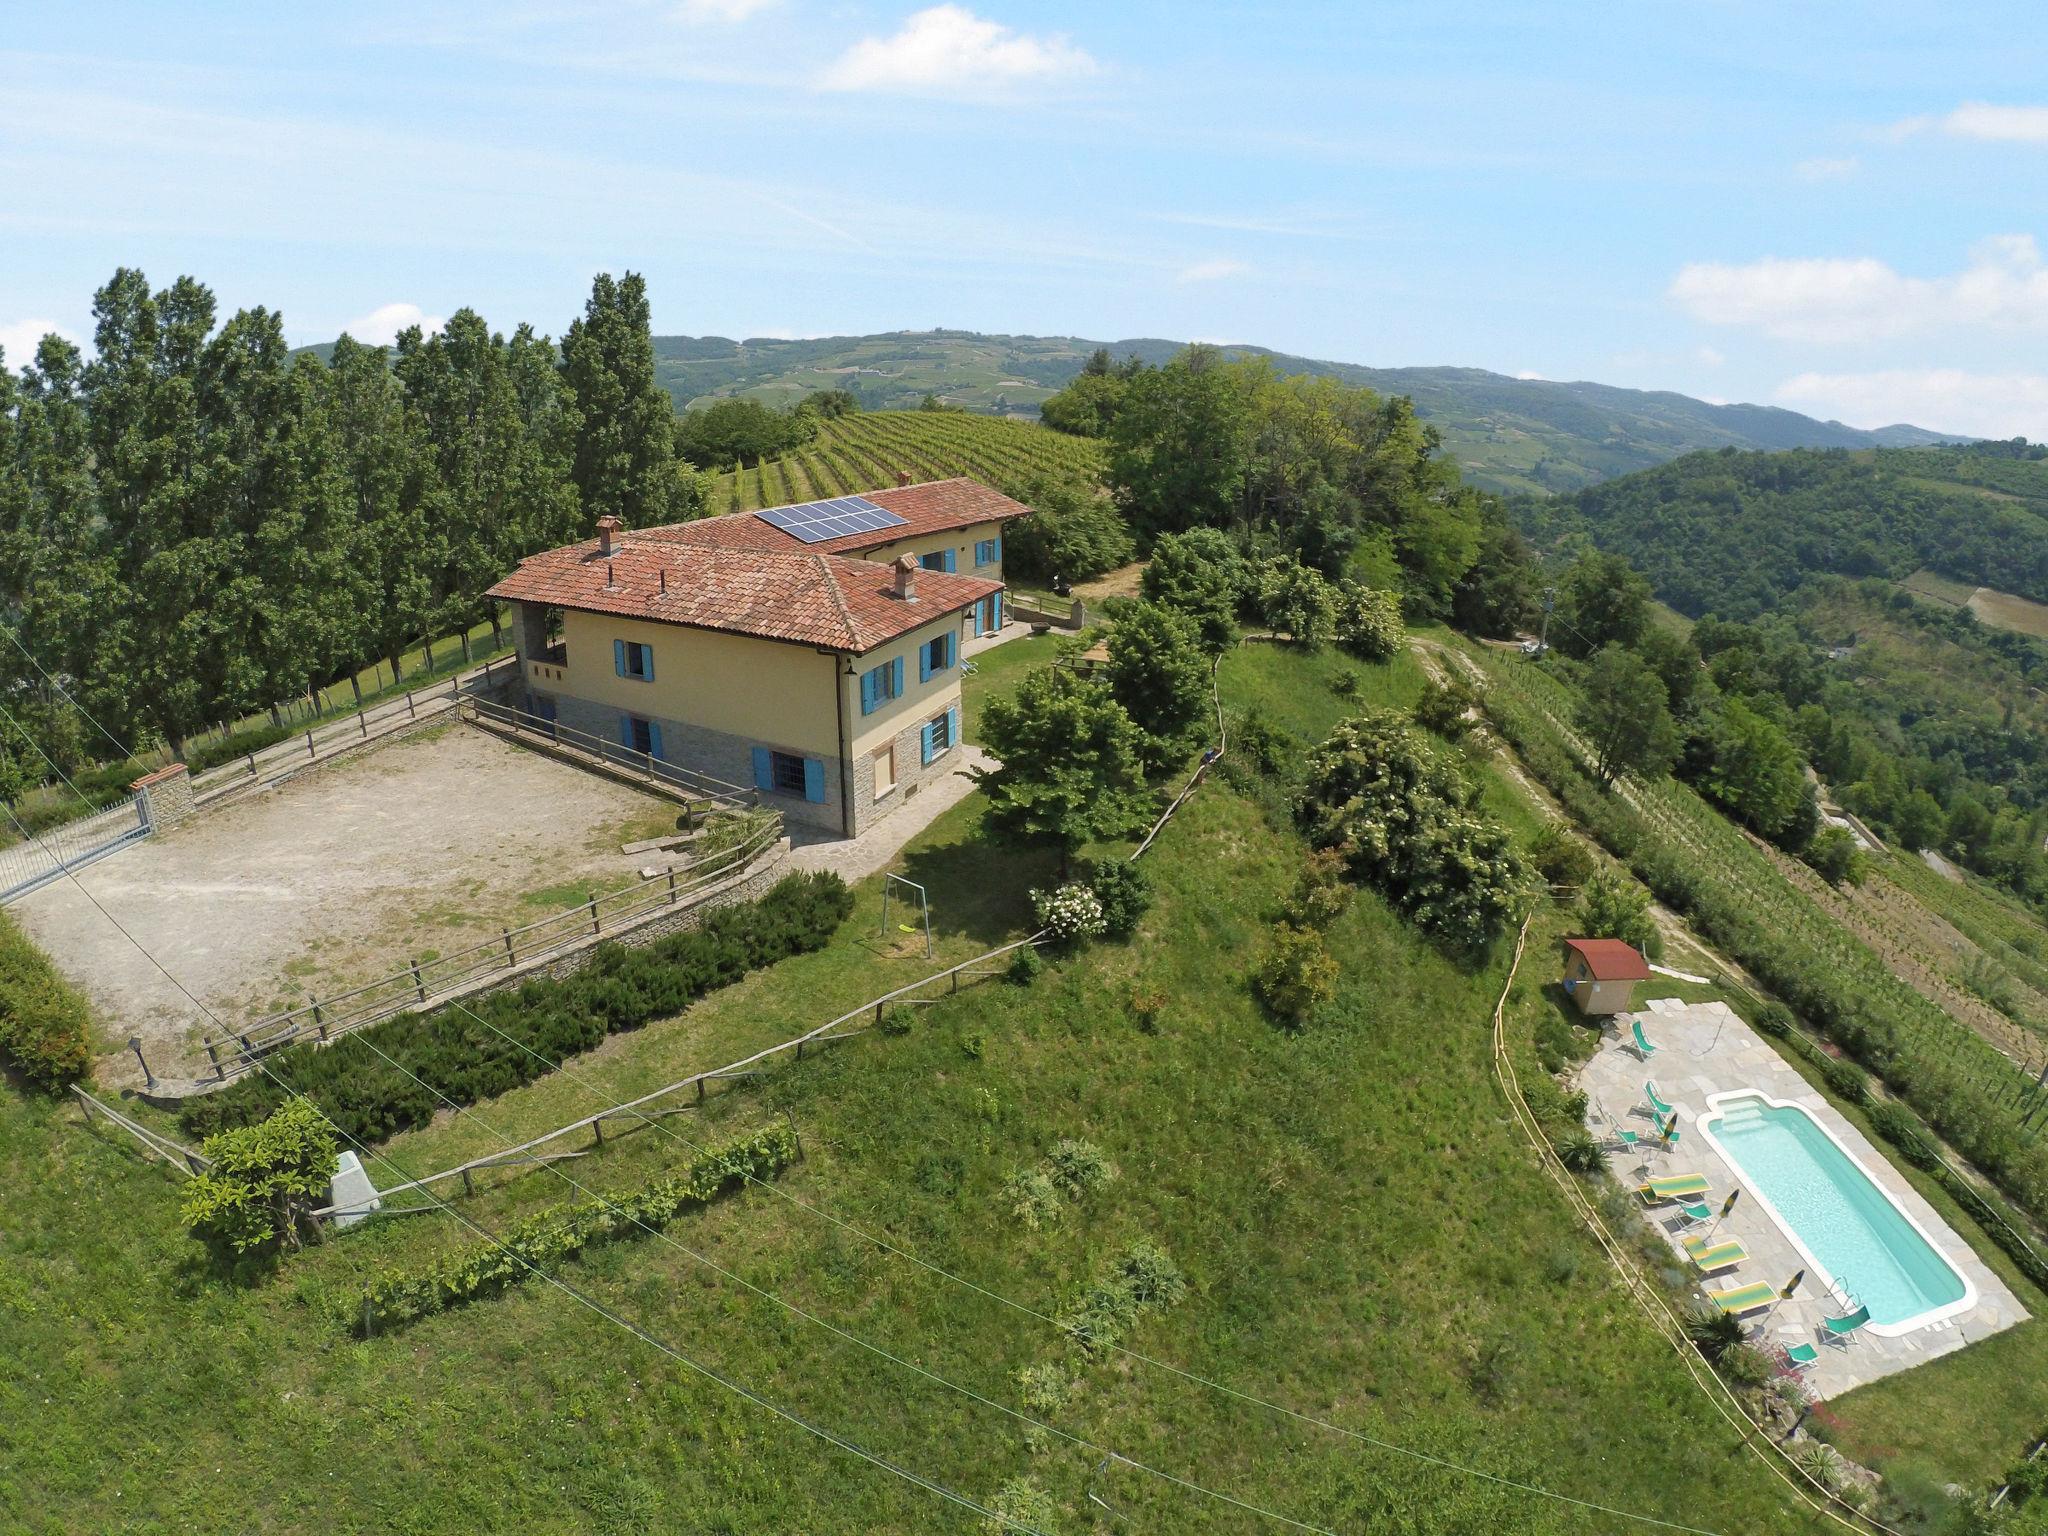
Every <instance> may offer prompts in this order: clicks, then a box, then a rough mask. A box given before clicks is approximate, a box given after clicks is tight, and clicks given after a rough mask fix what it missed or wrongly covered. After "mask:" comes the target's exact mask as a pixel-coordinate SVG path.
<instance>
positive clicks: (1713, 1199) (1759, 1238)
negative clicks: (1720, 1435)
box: [1579, 998, 2027, 1398]
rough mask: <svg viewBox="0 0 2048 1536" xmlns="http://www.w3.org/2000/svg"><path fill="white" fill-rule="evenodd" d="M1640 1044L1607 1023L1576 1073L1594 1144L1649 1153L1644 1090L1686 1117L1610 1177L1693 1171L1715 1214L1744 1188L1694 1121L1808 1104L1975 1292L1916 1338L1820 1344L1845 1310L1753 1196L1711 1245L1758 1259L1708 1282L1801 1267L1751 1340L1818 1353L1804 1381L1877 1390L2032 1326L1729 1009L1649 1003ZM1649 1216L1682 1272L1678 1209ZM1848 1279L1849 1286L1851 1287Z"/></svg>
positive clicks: (1755, 1322)
mask: <svg viewBox="0 0 2048 1536" xmlns="http://www.w3.org/2000/svg"><path fill="white" fill-rule="evenodd" d="M1636 1017H1638V1018H1639V1019H1641V1020H1642V1025H1643V1033H1644V1035H1645V1036H1647V1037H1648V1039H1649V1041H1650V1043H1651V1044H1652V1045H1653V1046H1655V1047H1656V1053H1655V1054H1654V1055H1653V1056H1652V1057H1651V1058H1650V1059H1649V1060H1648V1061H1647V1062H1645V1061H1643V1060H1642V1059H1641V1058H1640V1057H1639V1056H1638V1055H1637V1053H1636V1050H1635V1047H1634V1042H1633V1038H1632V1036H1631V1035H1630V1034H1629V1031H1628V1026H1627V1025H1626V1024H1622V1025H1621V1026H1620V1028H1619V1029H1617V1028H1616V1027H1615V1025H1614V1023H1613V1022H1612V1021H1610V1022H1609V1024H1608V1027H1607V1030H1606V1033H1605V1035H1604V1037H1603V1039H1602V1041H1601V1045H1600V1050H1599V1052H1598V1053H1597V1054H1596V1055H1595V1056H1594V1057H1593V1058H1592V1060H1590V1061H1588V1062H1587V1063H1586V1065H1585V1066H1584V1068H1582V1069H1581V1071H1580V1075H1579V1086H1580V1087H1581V1088H1583V1089H1584V1090H1585V1092H1586V1097H1587V1101H1588V1102H1587V1108H1586V1118H1587V1120H1588V1122H1589V1123H1590V1124H1591V1126H1592V1130H1593V1133H1594V1134H1595V1135H1596V1136H1600V1137H1602V1138H1603V1139H1608V1138H1611V1137H1613V1136H1614V1135H1615V1133H1616V1132H1618V1131H1619V1130H1621V1129H1624V1128H1625V1129H1628V1130H1633V1131H1636V1132H1638V1133H1639V1134H1641V1135H1642V1136H1643V1138H1644V1140H1645V1142H1648V1141H1649V1140H1650V1139H1651V1138H1653V1137H1654V1136H1655V1134H1656V1133H1655V1130H1654V1129H1653V1127H1652V1124H1651V1115H1650V1108H1649V1101H1648V1098H1647V1096H1646V1095H1645V1093H1644V1091H1643V1089H1644V1084H1645V1083H1647V1082H1654V1083H1655V1084H1656V1085H1657V1092H1658V1094H1659V1095H1660V1096H1661V1097H1662V1098H1663V1099H1664V1101H1665V1102H1666V1103H1668V1104H1671V1105H1672V1106H1674V1107H1675V1108H1676V1109H1677V1111H1678V1123H1679V1139H1678V1145H1677V1146H1676V1147H1675V1148H1673V1149H1672V1150H1671V1151H1669V1152H1665V1151H1652V1152H1649V1153H1647V1154H1646V1153H1644V1152H1643V1151H1641V1150H1635V1151H1621V1150H1610V1151H1609V1153H1608V1165H1609V1167H1610V1168H1612V1170H1613V1172H1614V1176H1615V1177H1616V1178H1617V1179H1619V1180H1620V1181H1621V1182H1622V1183H1623V1184H1625V1185H1627V1186H1629V1187H1631V1188H1633V1187H1634V1186H1636V1185H1639V1184H1641V1183H1642V1182H1643V1181H1644V1179H1645V1178H1647V1177H1651V1176H1662V1175H1666V1174H1679V1173H1698V1174H1702V1175H1704V1176H1705V1177H1706V1180H1707V1185H1708V1190H1707V1194H1706V1195H1705V1197H1704V1198H1705V1199H1706V1200H1707V1201H1708V1202H1710V1203H1711V1204H1712V1205H1713V1206H1714V1207H1715V1209H1716V1210H1717V1211H1718V1209H1719V1208H1720V1206H1721V1204H1722V1202H1723V1201H1725V1200H1726V1199H1727V1198H1728V1192H1729V1190H1730V1189H1732V1188H1734V1187H1735V1186H1736V1185H1737V1184H1738V1183H1739V1182H1740V1181H1739V1180H1738V1179H1737V1177H1736V1175H1735V1170H1734V1169H1733V1168H1732V1167H1730V1166H1729V1164H1728V1163H1727V1162H1726V1161H1725V1160H1723V1159H1722V1157H1721V1156H1720V1154H1719V1153H1718V1152H1716V1151H1715V1150H1714V1148H1713V1146H1712V1145H1711V1144H1710V1143H1709V1142H1708V1141H1707V1139H1706V1137H1705V1136H1704V1135H1702V1134H1701V1133H1700V1130H1699V1125H1698V1118H1699V1116H1700V1115H1701V1114H1702V1113H1704V1112H1705V1111H1706V1109H1707V1100H1708V1099H1709V1098H1710V1097H1712V1096H1713V1095H1715V1094H1721V1093H1736V1092H1741V1091H1743V1090H1745V1089H1755V1090H1761V1091H1762V1092H1764V1093H1766V1094H1768V1095H1769V1096H1770V1097H1771V1098H1773V1099H1779V1100H1783V1101H1787V1102H1790V1103H1795V1104H1799V1105H1802V1106H1803V1107H1804V1108H1806V1109H1807V1110H1808V1111H1810V1112H1811V1113H1812V1114H1813V1116H1814V1118H1815V1119H1817V1120H1819V1121H1820V1123H1821V1124H1822V1125H1824V1126H1826V1127H1827V1129H1828V1130H1829V1131H1831V1132H1833V1134H1834V1136H1835V1139H1836V1140H1837V1141H1839V1142H1840V1143H1841V1144H1842V1145H1843V1146H1845V1147H1847V1148H1848V1149H1849V1151H1850V1152H1851V1153H1852V1154H1853V1155H1854V1156H1855V1158H1856V1160H1857V1161H1858V1162H1860V1163H1862V1164H1863V1166H1864V1167H1865V1168H1866V1169H1868V1170H1869V1171H1870V1173H1871V1175H1872V1176H1873V1177H1874V1178H1875V1179H1876V1180H1877V1182H1878V1183H1879V1185H1881V1186H1882V1187H1883V1189H1884V1191H1885V1193H1887V1194H1888V1195H1890V1196H1891V1197H1892V1199H1893V1200H1895V1201H1896V1202H1897V1203H1898V1204H1899V1206H1900V1207H1901V1208H1902V1209H1904V1210H1905V1211H1906V1212H1907V1214H1908V1215H1910V1216H1911V1217H1912V1218H1913V1219H1914V1220H1915V1221H1917V1222H1918V1223H1919V1224H1920V1227H1921V1230H1923V1231H1924V1232H1926V1233H1927V1234H1928V1236H1929V1237H1931V1238H1932V1239H1933V1240H1934V1243H1935V1246H1936V1247H1938V1248H1939V1249H1940V1250H1941V1251H1942V1253H1943V1254H1945V1255H1946V1256H1947V1258H1948V1260H1949V1262H1950V1263H1952V1264H1954V1265H1955V1266H1956V1268H1957V1269H1958V1270H1960V1271H1961V1272H1962V1274H1963V1275H1964V1276H1965V1277H1966V1278H1967V1279H1968V1280H1969V1281H1970V1282H1971V1283H1972V1284H1974V1285H1975V1286H1976V1289H1977V1302H1976V1305H1975V1306H1973V1307H1972V1308H1970V1310H1968V1311H1967V1312H1963V1313H1960V1314H1958V1315H1956V1316H1954V1317H1951V1318H1948V1319H1946V1320H1944V1321H1941V1322H1935V1323H1930V1324H1928V1325H1927V1326H1925V1327H1922V1328H1916V1329H1914V1330H1913V1331H1912V1332H1911V1333H1906V1334H1901V1335H1899V1336H1897V1337H1895V1338H1882V1337H1879V1336H1878V1335H1876V1334H1874V1333H1870V1332H1869V1331H1868V1330H1865V1331H1864V1332H1863V1333H1861V1334H1859V1335H1857V1336H1856V1337H1855V1338H1854V1339H1853V1340H1852V1341H1851V1342H1850V1343H1849V1344H1848V1345H1847V1347H1839V1346H1835V1345H1831V1344H1827V1343H1823V1342H1822V1340H1821V1332H1820V1323H1821V1319H1822V1318H1823V1317H1826V1316H1829V1315H1831V1314H1834V1313H1836V1312H1837V1311H1838V1310H1839V1309H1838V1308H1837V1307H1836V1306H1835V1298H1833V1297H1832V1296H1830V1295H1829V1294H1828V1292H1827V1290H1826V1284H1825V1282H1824V1281H1822V1280H1821V1279H1820V1278H1819V1277H1818V1276H1817V1275H1815V1274H1814V1273H1813V1271H1812V1269H1811V1267H1810V1266H1809V1265H1808V1264H1807V1262H1806V1260H1805V1259H1804V1258H1803V1257H1801V1255H1800V1253H1799V1251H1798V1250H1797V1249H1796V1248H1795V1247H1794V1246H1793V1243H1792V1240H1791V1238H1790V1237H1789V1236H1788V1235H1787V1234H1786V1233H1785V1232H1784V1231H1783V1230H1782V1229H1781V1228H1780V1227H1779V1225H1778V1223H1777V1220H1776V1218H1774V1217H1773V1216H1772V1215H1771V1214H1770V1212H1769V1211H1767V1210H1766V1209H1764V1207H1763V1205H1762V1204H1761V1203H1760V1202H1759V1201H1757V1200H1756V1199H1755V1198H1754V1194H1755V1192H1754V1191H1753V1190H1750V1189H1749V1188H1747V1187H1745V1188H1744V1189H1743V1198H1742V1199H1741V1200H1739V1201H1737V1202H1736V1205H1735V1209H1734V1210H1733V1211H1732V1212H1731V1213H1730V1214H1729V1215H1728V1216H1727V1217H1726V1218H1725V1219H1724V1220H1722V1221H1721V1222H1720V1223H1719V1224H1718V1226H1717V1227H1716V1228H1715V1229H1714V1236H1715V1238H1716V1239H1717V1240H1718V1239H1720V1238H1727V1237H1732V1238H1736V1239H1739V1240H1740V1241H1741V1243H1742V1244H1743V1246H1744V1247H1746V1248H1747V1249H1748V1250H1749V1255H1750V1256H1749V1258H1748V1260H1747V1261H1746V1262H1744V1263H1743V1264H1741V1265H1740V1266H1738V1267H1737V1268H1735V1269H1733V1270H1731V1271H1727V1272H1725V1273H1723V1274H1721V1275H1718V1276H1715V1277H1714V1278H1712V1279H1711V1280H1708V1281H1707V1282H1706V1283H1707V1284H1708V1285H1712V1286H1714V1287H1716V1288H1723V1287H1727V1288H1733V1287H1736V1286H1742V1285H1750V1284H1753V1283H1755V1282H1758V1281H1764V1282H1767V1283H1769V1284H1772V1285H1776V1286H1781V1287H1782V1286H1783V1285H1784V1284H1785V1283H1786V1282H1787V1281H1788V1280H1790V1279H1791V1278H1792V1276H1793V1275H1794V1274H1795V1273H1796V1272H1798V1271H1799V1270H1802V1269H1805V1270H1807V1277H1806V1279H1805V1280H1804V1281H1803V1282H1802V1283H1801V1285H1800V1287H1799V1290H1798V1291H1797V1293H1795V1294H1794V1296H1793V1297H1792V1299H1791V1300H1790V1301H1783V1302H1780V1303H1778V1304H1777V1305H1776V1306H1775V1307H1774V1308H1773V1309H1772V1310H1771V1311H1769V1312H1768V1313H1757V1314H1755V1315H1753V1316H1752V1317H1751V1318H1750V1319H1749V1322H1750V1324H1751V1341H1752V1342H1753V1343H1757V1344H1760V1345H1762V1346H1764V1347H1765V1348H1770V1347H1772V1346H1781V1345H1791V1344H1800V1343H1810V1344H1818V1345H1819V1346H1820V1360H1819V1362H1818V1363H1817V1364H1815V1365H1814V1366H1813V1367H1812V1368H1811V1369H1809V1370H1808V1371H1807V1372H1806V1380H1807V1383H1808V1385H1810V1386H1811V1387H1812V1388H1813V1390H1814V1392H1815V1393H1816V1394H1817V1395H1819V1396H1821V1397H1823V1398H1828V1397H1838V1396H1840V1395H1841V1394H1842V1393H1844V1392H1847V1391H1849V1390H1850V1389H1851V1388H1854V1387H1860V1386H1862V1385H1864V1384H1865V1383H1866V1382H1872V1381H1877V1380H1879V1379H1880V1378H1882V1377H1885V1376H1890V1375H1892V1374H1893V1373H1894V1372H1897V1371H1903V1370H1909V1369H1910V1368H1912V1367H1913V1366H1916V1365H1920V1364H1923V1363H1924V1362H1926V1361H1929V1360H1933V1359H1936V1358H1937V1357H1939V1356H1941V1355H1946V1354H1952V1353H1954V1352H1955V1351H1956V1350H1959V1349H1963V1348H1966V1347H1967V1346H1968V1345H1970V1344H1973V1343H1975V1342H1976V1341H1977V1340H1979V1339H1983V1338H1987V1337H1989V1336H1990V1335H1991V1334H1994V1333H1997V1332H1999V1331H2001V1330H2002V1329H2006V1328H2010V1327H2012V1326H2013V1325H2014V1324H2016V1323H2022V1322H2025V1321H2026V1319H2027V1313H2026V1310H2025V1309H2024V1308H2023V1307H2021V1305H2020V1304H2019V1301H2018V1299H2017V1298H2016V1297H2014V1295H2013V1294H2012V1292H2011V1291H2010V1290H2008V1289H2007V1288H2006V1286H2005V1284H2004V1282H2003V1281H2001V1280H2000V1279H1999V1278H1998V1277H1997V1275H1995V1274H1993V1273H1992V1272H1991V1269H1990V1268H1989V1266H1987V1265H1986V1264H1985V1263H1984V1262H1983V1261H1982V1260H1981V1259H1979V1258H1978V1257H1977V1255H1976V1253H1975V1252H1973V1251H1972V1250H1971V1248H1970V1246H1969V1244H1967V1243H1965V1242H1964V1241H1963V1240H1962V1238H1960V1237H1959V1236H1957V1235H1956V1233H1955V1231H1954V1229H1953V1228H1951V1227H1950V1226H1949V1224H1948V1223H1947V1222H1946V1221H1944V1220H1943V1219H1942V1218H1941V1216H1940V1214H1939V1213H1937V1212H1936V1211H1935V1209H1934V1207H1933V1206H1931V1205H1929V1204H1928V1203H1927V1201H1926V1200H1925V1199H1924V1198H1922V1197H1921V1195H1920V1194H1919V1193H1918V1191H1916V1190H1915V1189H1914V1188H1913V1186H1912V1185H1911V1184H1909V1183H1907V1182H1906V1180H1905V1179H1904V1178H1903V1177H1902V1176H1901V1175H1900V1173H1899V1171H1898V1169H1897V1168H1895V1167H1894V1166H1893V1165H1892V1161H1891V1158H1890V1157H1889V1156H1888V1155H1887V1154H1886V1153H1885V1152H1884V1150H1883V1149H1881V1148H1879V1147H1877V1146H1874V1145H1872V1143H1871V1142H1870V1140H1869V1138H1867V1137H1866V1136H1864V1134H1863V1133H1862V1132H1861V1131H1859V1130H1858V1129H1856V1127H1855V1126H1853V1125H1851V1124H1850V1123H1849V1122H1848V1120H1847V1119H1845V1118H1844V1117H1843V1116H1842V1114H1841V1113H1840V1112H1839V1111H1837V1110H1836V1109H1835V1108H1834V1107H1833V1106H1832V1105H1830V1104H1829V1103H1828V1101H1827V1100H1826V1098H1825V1097H1823V1096H1822V1095H1821V1094H1820V1093H1819V1092H1818V1091H1817V1090H1815V1089H1814V1088H1813V1087H1811V1086H1810V1085H1809V1084H1808V1083H1807V1081H1806V1079H1805V1078H1803V1077H1801V1076H1800V1075H1799V1073H1797V1072H1796V1071H1794V1070H1793V1069H1792V1067H1791V1066H1790V1065H1789V1064H1788V1063H1787V1062H1786V1061H1785V1060H1784V1058H1783V1057H1781V1056H1780V1055H1779V1054H1778V1052H1777V1049H1776V1047H1774V1046H1773V1045H1772V1044H1771V1043H1770V1042H1769V1041H1768V1040H1766V1039H1764V1037H1762V1036H1761V1035H1759V1034H1757V1033H1756V1031H1754V1030H1752V1029H1751V1028H1750V1027H1749V1025H1747V1024H1745V1023H1744V1022H1743V1021H1742V1020H1741V1019H1740V1018H1739V1017H1737V1016H1736V1014H1735V1013H1734V1011H1733V1010H1731V1009H1730V1008H1729V1007H1728V1005H1727V1004H1726V1003H1721V1002H1712V1003H1694V1004H1691V1005H1687V1004H1684V1003H1681V1002H1679V1001H1678V1000H1677V999H1675V998H1664V999H1654V1000H1652V1001H1650V1002H1649V1003H1647V1004H1644V1005H1642V1006H1641V1007H1639V1008H1638V1010H1637V1013H1636ZM1644 1214H1645V1216H1646V1217H1647V1219H1648V1220H1650V1221H1651V1222H1652V1223H1653V1224H1654V1225H1655V1226H1656V1228H1657V1230H1658V1231H1659V1232H1662V1233H1663V1234H1664V1236H1665V1237H1666V1239H1667V1240H1668V1241H1669V1242H1670V1244H1671V1248H1672V1252H1673V1255H1674V1258H1675V1260H1676V1262H1677V1263H1678V1264H1679V1265H1680V1266H1681V1267H1689V1266H1687V1264H1686V1259H1685V1252H1684V1249H1683V1248H1681V1247H1680V1246H1679V1239H1680V1237H1681V1236H1683V1235H1684V1234H1683V1233H1682V1232H1681V1231H1680V1230H1679V1217H1678V1213H1677V1208H1676V1206H1675V1205H1663V1206H1655V1207H1645V1208H1644ZM1850 1279H1851V1281H1852V1282H1853V1280H1854V1277H1853V1276H1851V1277H1850Z"/></svg>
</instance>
